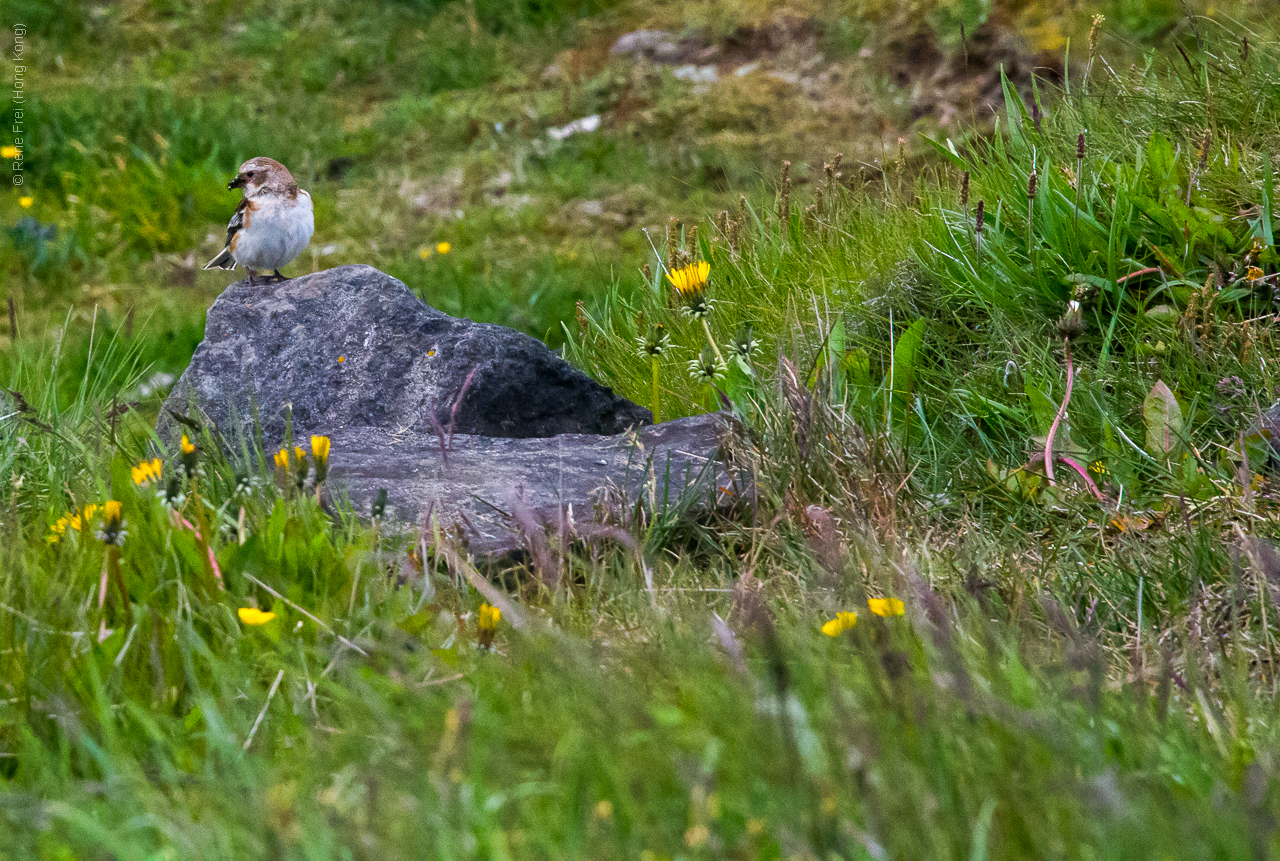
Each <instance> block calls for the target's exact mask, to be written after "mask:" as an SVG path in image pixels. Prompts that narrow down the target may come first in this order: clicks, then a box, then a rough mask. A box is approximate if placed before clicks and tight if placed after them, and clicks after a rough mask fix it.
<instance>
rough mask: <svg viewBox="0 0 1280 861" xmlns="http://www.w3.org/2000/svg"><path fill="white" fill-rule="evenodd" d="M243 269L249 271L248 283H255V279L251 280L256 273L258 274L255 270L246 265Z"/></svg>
mask: <svg viewBox="0 0 1280 861" xmlns="http://www.w3.org/2000/svg"><path fill="white" fill-rule="evenodd" d="M244 271H245V272H248V273H249V285H250V286H253V285H254V284H257V283H258V282H257V281H254V280H253V279H254V278H255V277H256V276H257V274H258V273H257V272H256V271H255V270H253V269H250V268H249V267H248V266H246V267H244Z"/></svg>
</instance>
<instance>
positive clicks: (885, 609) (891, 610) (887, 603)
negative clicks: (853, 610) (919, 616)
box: [867, 598, 907, 618]
mask: <svg viewBox="0 0 1280 861" xmlns="http://www.w3.org/2000/svg"><path fill="white" fill-rule="evenodd" d="M867 607H868V608H870V610H871V612H872V613H875V614H876V615H877V616H880V617H881V618H886V617H888V616H901V615H902V614H903V613H905V612H906V611H907V609H906V607H905V606H903V604H902V602H901V601H899V600H898V599H897V598H869V599H867Z"/></svg>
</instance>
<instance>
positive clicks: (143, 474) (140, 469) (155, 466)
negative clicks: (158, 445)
mask: <svg viewBox="0 0 1280 861" xmlns="http://www.w3.org/2000/svg"><path fill="white" fill-rule="evenodd" d="M163 466H164V465H163V464H162V463H161V462H160V458H158V457H157V458H152V459H151V460H144V461H141V462H140V463H139V464H138V465H137V466H135V467H133V469H131V470H130V473H131V474H132V475H133V483H134V484H137V485H143V484H148V483H150V482H153V481H159V480H160V474H161V472H162V469H163Z"/></svg>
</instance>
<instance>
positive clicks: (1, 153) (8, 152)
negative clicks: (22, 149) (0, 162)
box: [0, 146, 18, 159]
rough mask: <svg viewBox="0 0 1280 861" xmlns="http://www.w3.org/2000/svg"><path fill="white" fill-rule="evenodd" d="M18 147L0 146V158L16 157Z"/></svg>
mask: <svg viewBox="0 0 1280 861" xmlns="http://www.w3.org/2000/svg"><path fill="white" fill-rule="evenodd" d="M17 157H18V148H17V147H16V146H0V158H6V159H7V158H17Z"/></svg>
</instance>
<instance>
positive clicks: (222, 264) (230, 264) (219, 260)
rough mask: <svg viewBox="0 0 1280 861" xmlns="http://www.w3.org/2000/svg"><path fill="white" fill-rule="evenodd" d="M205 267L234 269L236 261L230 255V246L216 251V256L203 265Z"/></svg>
mask: <svg viewBox="0 0 1280 861" xmlns="http://www.w3.org/2000/svg"><path fill="white" fill-rule="evenodd" d="M204 268H205V269H235V268H236V261H235V258H234V257H232V256H231V246H227V247H226V248H224V249H222V250H221V251H219V252H218V256H217V257H215V258H213V259H212V260H210V261H209V262H208V263H206V264H205V265H204Z"/></svg>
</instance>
